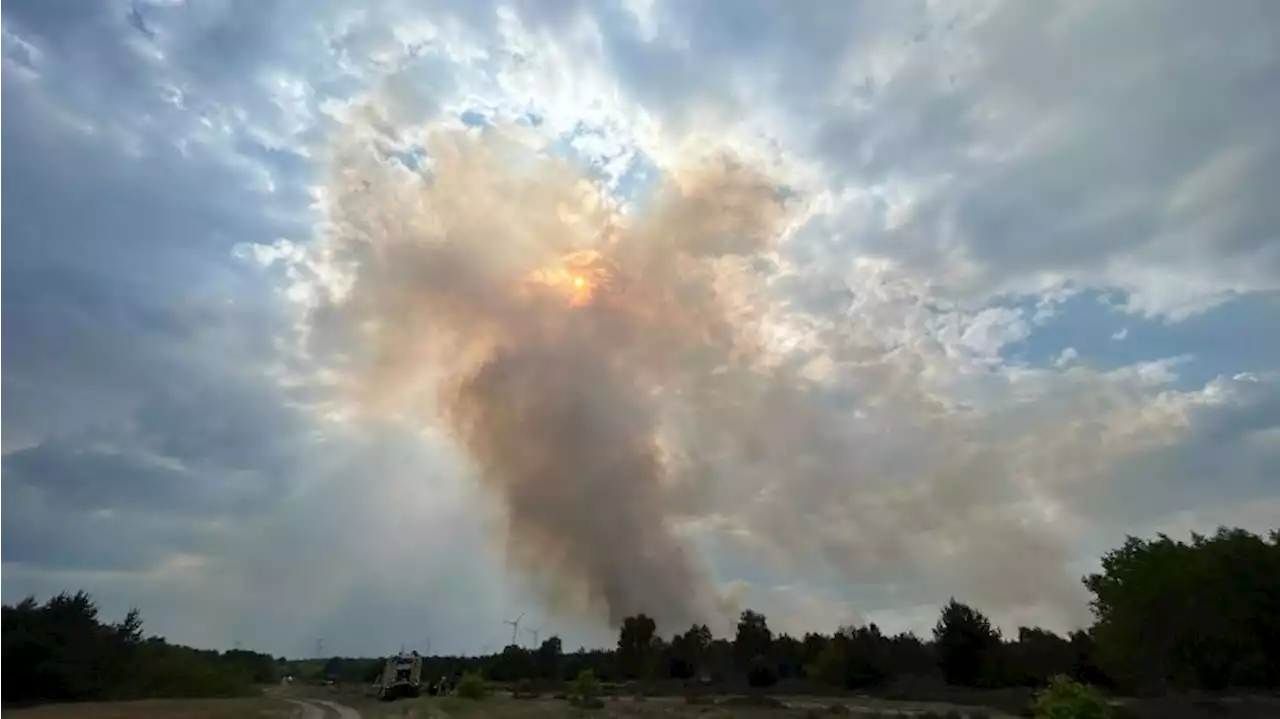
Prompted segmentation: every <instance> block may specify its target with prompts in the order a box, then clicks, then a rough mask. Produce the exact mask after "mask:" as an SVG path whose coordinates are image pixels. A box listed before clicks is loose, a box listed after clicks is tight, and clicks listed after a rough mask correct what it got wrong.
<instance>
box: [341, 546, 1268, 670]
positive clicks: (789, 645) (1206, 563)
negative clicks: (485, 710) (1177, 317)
mask: <svg viewBox="0 0 1280 719" xmlns="http://www.w3.org/2000/svg"><path fill="white" fill-rule="evenodd" d="M1083 581H1084V584H1085V586H1086V587H1087V588H1088V589H1089V591H1090V592H1092V594H1093V600H1092V607H1093V612H1094V616H1095V621H1094V624H1093V625H1092V626H1091V627H1089V628H1087V629H1081V630H1077V631H1073V632H1071V633H1069V634H1067V635H1066V636H1062V635H1059V634H1056V633H1054V632H1051V631H1048V630H1045V629H1040V628H1035V627H1021V628H1019V629H1018V631H1017V634H1016V635H1014V636H1004V635H1002V634H1001V632H1000V631H999V630H998V629H997V628H995V627H994V626H992V624H991V622H990V621H989V620H988V618H987V617H985V616H984V615H983V614H982V613H981V612H980V611H979V610H978V609H976V608H974V607H971V606H968V605H966V604H964V603H962V602H959V601H956V600H955V599H952V600H951V601H950V602H948V604H947V605H946V606H945V607H944V608H943V609H942V612H941V616H940V617H939V618H938V622H937V624H936V626H935V627H934V629H933V632H932V634H931V636H929V637H926V638H921V637H918V636H916V635H914V634H911V633H904V634H897V635H893V636H890V635H886V634H884V633H882V632H881V631H880V629H879V628H877V627H876V626H875V625H874V624H872V625H868V626H864V627H844V628H841V629H839V630H838V631H836V632H835V633H834V634H829V635H827V634H818V633H810V634H806V635H804V636H803V637H792V636H788V635H786V634H781V635H778V634H775V633H774V632H773V631H772V630H771V629H770V627H769V625H768V620H767V618H766V617H765V616H764V615H762V614H760V613H758V612H754V611H745V612H743V613H742V615H741V617H740V619H739V622H738V625H737V630H736V633H735V635H734V637H732V638H716V637H713V636H712V634H711V632H710V631H709V629H708V628H707V627H706V626H701V625H695V626H693V627H690V628H689V629H688V630H686V631H684V632H681V633H679V634H677V635H675V636H672V637H670V638H665V637H661V636H658V634H657V631H656V625H655V623H654V621H653V619H651V618H649V617H647V616H645V615H643V614H642V615H638V616H634V617H629V618H627V619H626V620H625V621H624V622H623V625H622V627H621V629H620V631H619V637H618V641H617V646H616V648H614V649H613V650H611V651H604V650H599V651H580V652H577V653H573V654H564V653H563V652H562V647H561V643H560V639H559V638H557V637H552V638H550V639H547V640H546V641H544V642H543V643H542V645H541V646H540V647H538V648H536V649H532V648H523V647H517V646H508V647H506V648H505V649H504V650H503V651H502V652H501V653H500V654H497V655H492V656H488V657H481V658H467V657H431V658H429V659H427V667H426V671H427V675H428V676H431V675H438V674H455V673H457V672H462V671H476V670H478V671H482V672H483V673H484V674H485V675H486V676H487V677H488V678H489V679H491V680H494V681H514V680H519V679H545V680H557V681H559V680H563V679H566V678H569V677H572V676H576V674H577V673H578V672H579V671H580V670H582V669H591V670H592V671H593V672H594V673H595V674H596V676H598V677H600V678H601V679H602V680H604V681H625V680H662V679H673V680H684V682H686V683H687V682H690V681H693V682H696V683H702V682H713V683H738V684H750V685H753V686H757V687H767V686H772V685H774V684H775V683H777V682H779V681H780V680H805V681H810V682H821V683H823V684H826V685H829V686H836V687H842V688H846V689H858V690H869V689H874V688H877V687H883V686H885V685H886V684H888V683H890V682H891V681H893V680H895V679H897V678H928V677H932V678H936V679H937V680H939V681H945V682H946V683H947V684H951V685H959V686H967V687H980V688H1002V687H1039V686H1043V685H1045V684H1046V683H1048V681H1049V680H1050V679H1051V678H1052V677H1053V676H1055V675H1059V674H1064V675H1068V676H1071V677H1074V678H1076V679H1077V680H1079V681H1082V682H1085V683H1089V684H1093V685H1098V686H1102V687H1105V688H1108V689H1111V690H1113V691H1120V692H1125V693H1146V692H1155V693H1159V692H1165V691H1170V690H1210V691H1216V690H1224V689H1271V690H1274V689H1280V531H1278V532H1272V533H1271V534H1270V535H1269V537H1267V538H1263V537H1260V536H1257V535H1255V534H1251V533H1249V532H1246V531H1244V530H1239V529H1225V528H1224V529H1220V530H1219V531H1218V532H1217V533H1216V534H1214V535H1213V536H1209V537H1206V536H1200V535H1195V534H1193V535H1192V537H1191V541H1190V542H1181V541H1175V540H1172V539H1170V538H1169V537H1167V536H1164V535H1160V536H1159V537H1158V538H1157V539H1155V540H1150V541H1148V540H1142V539H1137V538H1130V539H1129V540H1128V541H1126V542H1125V544H1124V546H1122V547H1120V548H1119V549H1116V550H1114V551H1111V552H1109V553H1107V554H1106V555H1105V557H1104V558H1103V561H1102V571H1101V572H1099V573H1096V574H1091V575H1089V576H1087V577H1084V579H1083ZM370 671H371V672H372V674H366V675H365V676H371V675H376V666H375V667H374V668H373V669H372V670H370Z"/></svg>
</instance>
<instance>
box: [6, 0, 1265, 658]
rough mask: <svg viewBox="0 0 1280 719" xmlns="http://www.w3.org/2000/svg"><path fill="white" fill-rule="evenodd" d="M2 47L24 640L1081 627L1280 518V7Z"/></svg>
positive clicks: (780, 7) (81, 33) (504, 27)
mask: <svg viewBox="0 0 1280 719" xmlns="http://www.w3.org/2000/svg"><path fill="white" fill-rule="evenodd" d="M3 17H4V29H3V42H4V44H3V82H4V93H5V95H4V99H5V100H6V101H7V107H9V109H10V110H9V113H8V114H7V115H6V116H5V120H6V122H4V123H3V141H4V145H5V147H6V149H7V150H8V155H7V156H6V158H5V162H4V164H3V173H4V175H3V180H4V181H5V185H6V189H8V193H7V194H6V195H5V196H4V202H3V218H4V219H3V230H4V238H5V239H6V240H8V242H7V244H6V247H5V249H6V250H7V253H6V259H7V260H8V262H6V263H4V265H3V280H4V289H3V301H4V314H3V331H4V335H3V339H4V341H5V343H4V346H5V348H6V349H7V352H6V353H5V354H4V364H3V392H4V400H5V401H4V404H3V440H4V447H3V451H4V458H3V492H4V498H5V499H6V500H7V502H6V503H5V504H4V510H3V547H4V550H3V561H4V564H3V573H4V580H5V581H4V584H3V594H4V600H5V601H6V602H11V601H16V600H17V599H20V598H21V597H23V596H25V595H27V594H30V593H35V594H37V595H40V596H44V595H47V594H49V593H52V592H56V591H60V590H62V589H64V588H71V589H75V588H84V589H86V590H88V591H90V592H92V593H93V594H94V595H95V597H96V598H97V600H98V602H99V604H100V605H101V606H102V609H103V613H104V614H105V615H107V616H119V615H122V614H123V612H124V610H125V609H126V608H128V607H130V606H137V607H139V608H140V609H141V610H142V613H143V615H144V616H145V617H146V618H147V622H148V628H149V630H151V631H154V632H156V633H160V634H163V635H165V636H166V637H168V638H169V639H170V640H172V641H176V642H181V643H189V644H194V645H199V646H209V647H221V648H227V647H230V646H232V645H233V644H234V643H237V642H239V643H243V644H245V645H250V644H251V645H252V646H253V648H255V649H261V650H264V651H269V652H272V653H275V654H289V655H293V656H300V655H307V654H309V653H311V652H313V651H314V650H315V647H316V644H317V641H318V640H319V641H322V642H323V646H324V647H325V651H326V652H327V653H330V654H338V655H379V654H385V653H387V652H389V651H392V650H394V649H395V648H396V647H397V646H399V645H400V644H402V643H403V642H404V641H406V640H405V639H404V637H403V636H402V635H403V630H402V629H401V628H400V627H403V626H405V625H411V626H413V627H414V630H413V631H415V632H418V633H419V634H421V636H422V637H423V639H422V642H425V641H426V638H428V637H429V638H430V639H431V642H432V647H433V650H434V651H436V652H478V651H481V650H483V649H490V650H491V649H493V648H494V647H496V646H499V645H500V644H501V643H503V642H504V641H505V640H506V635H507V632H508V631H509V630H508V628H507V627H505V626H504V625H503V624H502V623H501V620H502V619H505V618H510V617H513V616H515V615H517V614H519V613H521V612H526V613H527V615H528V616H529V617H530V620H529V621H530V622H531V623H532V624H531V626H540V627H542V628H543V633H544V634H545V635H548V636H549V635H550V633H552V632H556V633H559V634H560V635H561V636H562V637H564V638H565V644H566V647H568V648H574V647H576V646H578V645H579V644H587V645H592V644H599V643H609V642H611V637H613V636H614V635H615V632H614V631H613V630H612V628H613V627H614V626H616V624H617V622H619V621H620V619H621V618H622V617H623V616H626V615H629V614H633V613H636V612H645V613H647V614H650V615H651V616H654V617H656V618H657V619H658V621H659V626H660V629H661V631H663V633H670V632H673V631H676V630H680V629H683V628H686V627H687V626H688V624H689V623H690V622H694V621H697V622H706V623H708V624H710V625H711V626H712V627H713V629H715V630H716V631H717V632H718V633H725V632H726V631H728V626H729V624H728V623H729V621H730V620H731V618H732V617H733V616H734V615H735V613H736V612H737V611H740V610H741V609H743V608H748V607H749V608H752V609H756V610H759V611H761V612H764V613H765V614H766V615H767V616H768V617H769V622H770V625H771V626H774V627H775V628H776V629H778V630H781V631H790V632H792V633H802V632H804V631H806V630H810V629H812V630H822V631H830V630H831V629H832V628H834V626H836V625H838V624H842V623H850V622H862V621H875V622H877V623H878V624H879V625H880V626H881V627H882V628H885V629H886V630H887V631H898V630H906V629H914V630H916V631H922V630H926V629H927V628H928V627H929V626H931V625H932V622H933V620H934V619H935V618H936V616H937V608H938V607H939V606H940V605H941V604H943V603H944V602H946V600H947V599H948V598H949V597H951V596H955V597H957V598H958V599H961V600H962V601H966V602H969V603H972V604H974V605H975V606H978V607H981V608H982V609H983V611H985V612H987V613H988V614H989V615H990V616H991V617H992V618H993V620H995V621H996V622H997V623H999V624H1001V625H1003V626H1005V627H1007V628H1012V627H1016V626H1017V625H1018V624H1020V623H1028V624H1038V625H1042V626H1046V627H1049V628H1054V629H1065V628H1069V627H1074V626H1077V625H1079V624H1081V623H1083V622H1085V621H1086V620H1087V617H1088V607H1087V604H1086V593H1085V591H1084V589H1083V587H1082V586H1081V584H1080V581H1079V577H1080V576H1081V575H1082V574H1083V573H1085V572H1086V571H1089V570H1090V569H1092V568H1093V567H1094V566H1095V564H1096V561H1097V556H1098V554H1099V552H1100V551H1102V550H1104V549H1106V548H1109V547H1112V546H1116V545H1117V543H1118V541H1119V540H1121V539H1122V538H1123V536H1124V535H1125V534H1142V535H1151V534H1152V533H1154V532H1157V531H1169V532H1176V533H1184V532H1185V531H1187V530H1189V529H1197V530H1200V531H1209V530H1212V529H1213V528H1215V527H1216V526H1218V525H1219V524H1228V525H1232V526H1241V527H1245V528H1249V529H1253V530H1256V531H1262V530H1266V529H1271V528H1274V527H1276V526H1280V485H1277V483H1276V474H1275V467H1277V466H1280V384H1278V382H1280V374H1278V373H1280V344H1277V339H1276V335H1275V333H1274V332H1273V331H1272V330H1273V329H1274V326H1275V325H1276V324H1277V320H1280V307H1278V305H1277V302H1278V301H1280V299H1278V297H1280V295H1277V291H1280V238H1278V237H1277V234H1276V232H1277V231H1276V227H1277V226H1280V225H1278V223H1277V220H1280V217H1277V210H1276V203H1275V202H1274V201H1273V199H1272V198H1273V197H1274V196H1275V195H1276V194H1277V192H1280V177H1278V176H1277V174H1276V171H1275V168H1277V167H1280V136H1277V135H1276V133H1275V132H1274V130H1273V129H1272V128H1271V125H1272V124H1273V122H1274V119H1273V118H1274V117H1276V116H1280V96H1278V95H1277V94H1276V93H1275V92H1273V91H1270V90H1269V88H1271V87H1272V86H1273V85H1274V81H1275V78H1276V77H1277V76H1278V71H1280V44H1278V43H1277V41H1276V38H1275V34H1274V31H1273V30H1272V29H1273V28H1275V27H1276V26H1277V24H1278V23H1280V8H1276V7H1275V6H1273V5H1272V4H1270V3H1265V2H1259V3H1249V2H1238V3H1227V4H1222V5H1219V6H1213V7H1210V6H1209V5H1207V4H1200V3H1181V2H1168V3H1166V2H1161V3H1157V2H1132V3H1121V4H1115V3H1083V4H1081V3H1043V4H1030V5H1029V4H1023V3H1014V2H983V3H961V4H957V5H948V6H946V7H945V8H939V7H933V6H932V5H928V4H919V5H907V4H899V3H893V4H889V3H846V2H829V3H817V4H810V3H802V4H796V7H795V8H792V7H791V6H790V5H788V4H785V3H736V2H723V3H677V2H649V3H622V4H618V5H614V4H606V3H599V4H597V3H574V2H528V3H517V4H516V5H515V6H514V7H506V6H503V7H498V6H494V5H490V4H488V3H483V2H482V3H475V2H435V3H388V4H376V5H374V6H368V5H366V4H359V3H348V2H343V1H339V0H332V1H326V2H319V3H310V2H308V3H302V2H296V3H295V2H285V1H282V2H261V3H246V4H243V5H240V4H235V3H172V2H136V3H133V4H132V5H119V6H116V5H107V4H84V6H83V7H81V6H79V5H76V6H75V7H73V8H62V7H61V6H54V5H53V4H51V3H43V2H36V1H34V0H32V1H30V2H8V3H6V4H5V6H4V10H3ZM414 640H415V641H416V637H415V639H414Z"/></svg>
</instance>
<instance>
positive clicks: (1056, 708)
mask: <svg viewBox="0 0 1280 719" xmlns="http://www.w3.org/2000/svg"><path fill="white" fill-rule="evenodd" d="M1035 716H1036V719H1110V717H1111V707H1109V706H1107V702H1106V700H1105V699H1103V698H1102V697H1101V696H1100V695H1099V694H1098V693H1097V692H1095V691H1093V690H1092V689H1090V688H1089V687H1087V686H1085V685H1083V684H1081V683H1079V682H1077V681H1075V680H1073V679H1072V678H1071V677H1067V676H1057V677H1054V678H1053V681H1051V682H1050V683H1049V688H1048V689H1045V690H1044V691H1043V692H1041V693H1040V695H1039V696H1038V697H1036V704H1035Z"/></svg>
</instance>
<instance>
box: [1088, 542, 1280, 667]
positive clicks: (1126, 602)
mask: <svg viewBox="0 0 1280 719" xmlns="http://www.w3.org/2000/svg"><path fill="white" fill-rule="evenodd" d="M1084 583H1085V586H1087V587H1088V588H1089V590H1090V591H1091V592H1093V594H1094V599H1093V611H1094V616H1095V619H1096V624H1095V629H1094V634H1095V635H1096V638H1097V646H1098V654H1099V657H1100V661H1101V662H1102V664H1103V665H1104V668H1106V669H1108V670H1109V672H1110V673H1112V674H1113V675H1115V676H1116V677H1117V678H1119V679H1121V680H1122V681H1124V682H1125V683H1126V684H1130V685H1145V686H1159V685H1173V686H1177V687H1182V688H1200V689H1209V690H1215V689H1222V688H1226V687H1228V686H1241V687H1267V686H1269V687H1275V686H1276V685H1277V684H1280V532H1277V533H1272V535H1271V536H1270V541H1268V540H1266V539H1263V538H1262V537H1259V536H1257V535H1254V534H1251V533H1249V532H1246V531H1244V530H1240V529H1235V530H1228V529H1225V528H1223V529H1219V530H1218V532H1217V533H1216V534H1215V535H1214V536H1212V537H1204V536H1201V535H1197V534H1192V541H1191V543H1189V544H1188V543H1184V542H1177V541H1174V540H1172V539H1170V538H1169V537H1167V536H1165V535H1160V536H1159V538H1158V539H1156V540H1155V541H1147V540H1142V539H1137V538H1133V537H1130V538H1129V539H1128V540H1127V541H1126V542H1125V543H1124V546H1122V547H1120V548H1119V549H1116V550H1114V551H1112V552H1109V553H1107V554H1106V555H1105V556H1104V557H1103V559H1102V572H1100V573H1098V574H1092V575H1090V576H1088V577H1086V578H1085V579H1084Z"/></svg>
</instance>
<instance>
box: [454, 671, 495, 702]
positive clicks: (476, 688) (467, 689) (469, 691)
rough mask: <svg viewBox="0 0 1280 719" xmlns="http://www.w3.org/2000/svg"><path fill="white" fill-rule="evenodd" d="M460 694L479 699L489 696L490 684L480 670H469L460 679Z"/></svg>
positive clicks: (465, 697) (464, 696)
mask: <svg viewBox="0 0 1280 719" xmlns="http://www.w3.org/2000/svg"><path fill="white" fill-rule="evenodd" d="M458 696H460V697H462V698H463V699H472V700H476V701H479V700H480V699H484V698H485V697H487V696H489V685H488V683H486V682H485V680H484V677H482V676H480V674H479V673H478V672H467V673H466V674H463V675H462V678H461V679H459V680H458Z"/></svg>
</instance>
